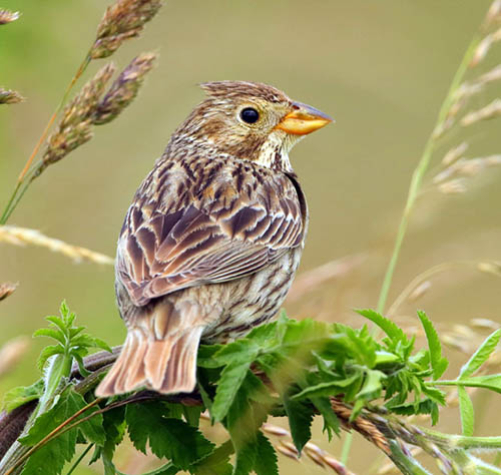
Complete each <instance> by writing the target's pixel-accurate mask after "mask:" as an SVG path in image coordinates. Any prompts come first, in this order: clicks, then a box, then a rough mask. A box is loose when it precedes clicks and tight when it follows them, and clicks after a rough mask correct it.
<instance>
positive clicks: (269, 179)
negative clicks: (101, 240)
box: [117, 167, 306, 306]
mask: <svg viewBox="0 0 501 475" xmlns="http://www.w3.org/2000/svg"><path fill="white" fill-rule="evenodd" d="M239 172H240V174H239ZM256 173H258V175H256ZM242 174H243V175H244V176H243V177H242ZM218 175H219V177H218V178H217V179H215V180H214V179H213V180H212V181H211V183H210V184H209V185H208V186H203V185H202V186H200V184H198V185H197V184H196V183H195V182H194V181H193V180H184V181H183V186H182V187H181V188H182V190H183V193H184V196H185V197H186V196H188V197H189V199H188V200H186V199H181V198H180V197H179V189H180V187H179V176H180V174H179V173H178V174H177V175H176V173H172V174H171V175H170V176H171V178H168V177H167V178H165V177H164V181H163V185H162V188H163V189H164V190H168V189H171V190H177V192H172V193H163V194H162V193H160V194H161V195H162V204H161V206H159V207H157V208H155V209H153V211H151V208H152V206H151V205H145V200H140V199H138V198H136V202H135V203H134V204H133V205H132V206H131V208H130V209H129V212H128V214H127V217H126V220H125V224H124V228H123V230H122V234H121V237H120V239H119V246H118V255H117V278H118V279H119V280H120V281H121V282H122V284H123V285H124V286H125V288H126V289H127V291H128V293H129V295H130V297H131V299H132V301H133V302H134V304H135V305H138V306H141V305H145V304H147V303H148V302H149V301H150V300H151V299H153V298H157V297H160V296H163V295H166V294H168V293H171V292H174V291H177V290H180V289H183V288H187V287H192V286H196V285H201V284H207V283H221V282H227V281H231V280H234V279H238V278H240V277H243V276H245V275H249V274H252V273H254V272H256V271H258V270H259V269H262V268H263V267H265V266H267V265H268V264H270V263H271V262H273V261H275V260H276V259H278V258H279V257H280V256H282V255H283V254H284V253H285V252H286V251H287V250H289V249H291V248H294V247H296V246H300V245H302V242H303V238H304V233H305V227H306V226H305V219H306V208H305V206H306V205H305V202H304V198H303V196H302V193H301V191H300V189H299V185H298V184H297V182H295V180H294V178H293V177H288V176H286V175H284V174H273V173H270V172H268V171H267V170H263V169H258V170H257V172H256V170H253V173H252V174H246V173H245V170H244V168H243V167H242V168H241V169H237V170H235V169H230V170H227V171H225V170H219V171H218ZM246 175H248V176H246ZM256 177H257V178H256ZM169 180H170V181H171V182H169ZM176 180H177V181H176ZM138 196H140V193H139V194H138ZM154 206H155V205H153V207H154ZM145 209H146V210H148V211H147V212H146V213H145ZM166 210H168V212H165V211H166ZM145 214H146V215H147V217H145Z"/></svg>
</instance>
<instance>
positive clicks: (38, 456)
mask: <svg viewBox="0 0 501 475" xmlns="http://www.w3.org/2000/svg"><path fill="white" fill-rule="evenodd" d="M85 405H86V402H85V400H84V399H83V397H82V396H80V395H79V394H77V393H76V392H74V391H73V389H72V388H67V389H66V390H65V391H64V392H63V393H62V394H61V395H60V397H59V400H58V402H57V404H56V405H55V406H54V407H52V408H51V409H50V410H49V411H47V412H45V413H43V414H41V415H40V416H38V417H37V419H36V420H35V423H34V424H33V426H32V427H31V428H30V430H29V432H28V434H27V435H26V436H25V437H22V438H21V439H19V441H20V442H21V443H22V444H23V445H28V446H33V445H35V444H37V443H38V442H40V441H41V440H42V439H43V438H44V437H45V436H46V435H48V434H49V433H50V432H51V431H52V430H53V429H55V428H56V427H58V426H59V425H61V424H62V423H63V422H64V421H66V420H67V419H68V418H69V417H71V416H72V415H73V414H75V413H76V412H77V411H79V410H80V409H82V408H83V407H84V406H85ZM94 410H96V409H94ZM89 413H90V411H89ZM84 415H88V414H87V413H84ZM81 417H83V416H80V418H81ZM99 417H100V416H96V418H97V419H96V420H95V421H93V419H90V420H89V421H86V422H84V423H82V424H80V425H79V426H77V427H75V428H73V429H71V430H69V431H67V432H64V433H62V434H60V435H58V436H57V437H56V438H54V439H52V440H51V441H50V442H48V443H46V444H45V445H43V446H42V447H41V448H39V449H38V450H37V451H36V452H34V453H33V455H32V456H31V457H30V458H29V459H28V462H27V463H26V465H25V466H24V469H23V471H22V474H23V475H32V474H39V475H44V474H47V473H50V474H54V475H55V474H59V473H61V471H62V469H63V467H64V464H65V463H66V462H69V461H70V460H71V459H72V458H73V456H74V454H75V445H76V442H77V435H78V431H81V432H82V434H83V435H84V436H86V437H88V438H89V440H92V441H94V442H96V443H102V442H104V431H103V429H102V428H101V424H100V421H99ZM77 420H78V419H77Z"/></svg>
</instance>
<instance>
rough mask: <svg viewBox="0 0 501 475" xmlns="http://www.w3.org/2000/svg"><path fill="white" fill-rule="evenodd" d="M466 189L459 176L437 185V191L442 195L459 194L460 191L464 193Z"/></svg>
mask: <svg viewBox="0 0 501 475" xmlns="http://www.w3.org/2000/svg"><path fill="white" fill-rule="evenodd" d="M466 190H467V188H466V185H465V183H464V180H461V179H460V178H457V179H454V180H450V181H446V182H445V183H442V184H441V185H439V187H438V191H440V193H443V194H444V195H459V194H461V193H465V192H466Z"/></svg>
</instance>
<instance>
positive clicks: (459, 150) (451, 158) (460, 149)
mask: <svg viewBox="0 0 501 475" xmlns="http://www.w3.org/2000/svg"><path fill="white" fill-rule="evenodd" d="M466 150H468V143H467V142H462V143H460V144H459V145H458V146H457V147H454V148H451V149H450V150H449V151H448V152H447V153H446V154H445V155H444V158H443V159H442V165H445V166H446V167H447V166H449V165H452V164H453V163H454V162H455V161H456V160H458V159H459V158H460V157H461V156H462V155H463V154H464V153H465V152H466Z"/></svg>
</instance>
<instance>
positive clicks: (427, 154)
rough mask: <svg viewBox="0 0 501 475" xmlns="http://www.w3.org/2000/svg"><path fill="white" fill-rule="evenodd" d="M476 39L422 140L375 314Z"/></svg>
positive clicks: (383, 300)
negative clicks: (426, 134)
mask: <svg viewBox="0 0 501 475" xmlns="http://www.w3.org/2000/svg"><path fill="white" fill-rule="evenodd" d="M479 41H480V37H479V35H478V34H477V35H476V36H475V37H474V38H473V40H472V41H471V43H470V45H469V47H468V49H467V51H466V53H465V55H464V56H463V59H462V61H461V64H460V65H459V68H458V70H457V71H456V74H455V75H454V78H453V80H452V83H451V85H450V87H449V91H448V92H447V96H446V97H445V100H444V102H443V103H442V106H441V108H440V112H439V114H438V118H437V121H436V124H435V127H434V129H433V133H432V134H431V135H430V137H429V138H428V141H427V142H426V145H425V147H424V150H423V154H422V155H421V159H420V160H419V163H418V165H417V167H416V169H415V170H414V173H413V175H412V180H411V184H410V187H409V193H408V195H407V201H406V203H405V208H404V212H403V214H402V219H401V220H400V224H399V227H398V231H397V237H396V239H395V244H394V247H393V252H392V255H391V258H390V262H389V264H388V267H387V269H386V273H385V276H384V280H383V285H382V287H381V292H380V294H379V300H378V304H377V311H378V312H379V313H383V312H384V311H385V307H386V301H387V300H388V294H389V292H390V287H391V283H392V280H393V274H394V272H395V267H396V265H397V262H398V258H399V256H400V250H401V248H402V243H403V241H404V237H405V233H406V231H407V227H408V225H409V218H410V215H411V213H412V211H413V209H414V205H415V203H416V199H417V197H418V194H419V190H420V187H421V184H422V182H423V178H424V175H425V173H426V172H427V170H428V167H429V165H430V161H431V157H432V155H433V151H434V149H435V146H436V144H437V137H436V131H438V130H439V129H440V128H441V126H443V124H444V123H445V121H446V119H447V115H448V113H449V111H450V108H451V106H452V104H453V103H454V95H455V93H456V90H457V89H458V87H459V85H460V84H461V82H462V80H463V78H464V75H465V73H466V71H467V69H468V65H469V64H470V62H471V59H472V57H473V54H474V52H475V50H476V47H477V45H478V43H479Z"/></svg>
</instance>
